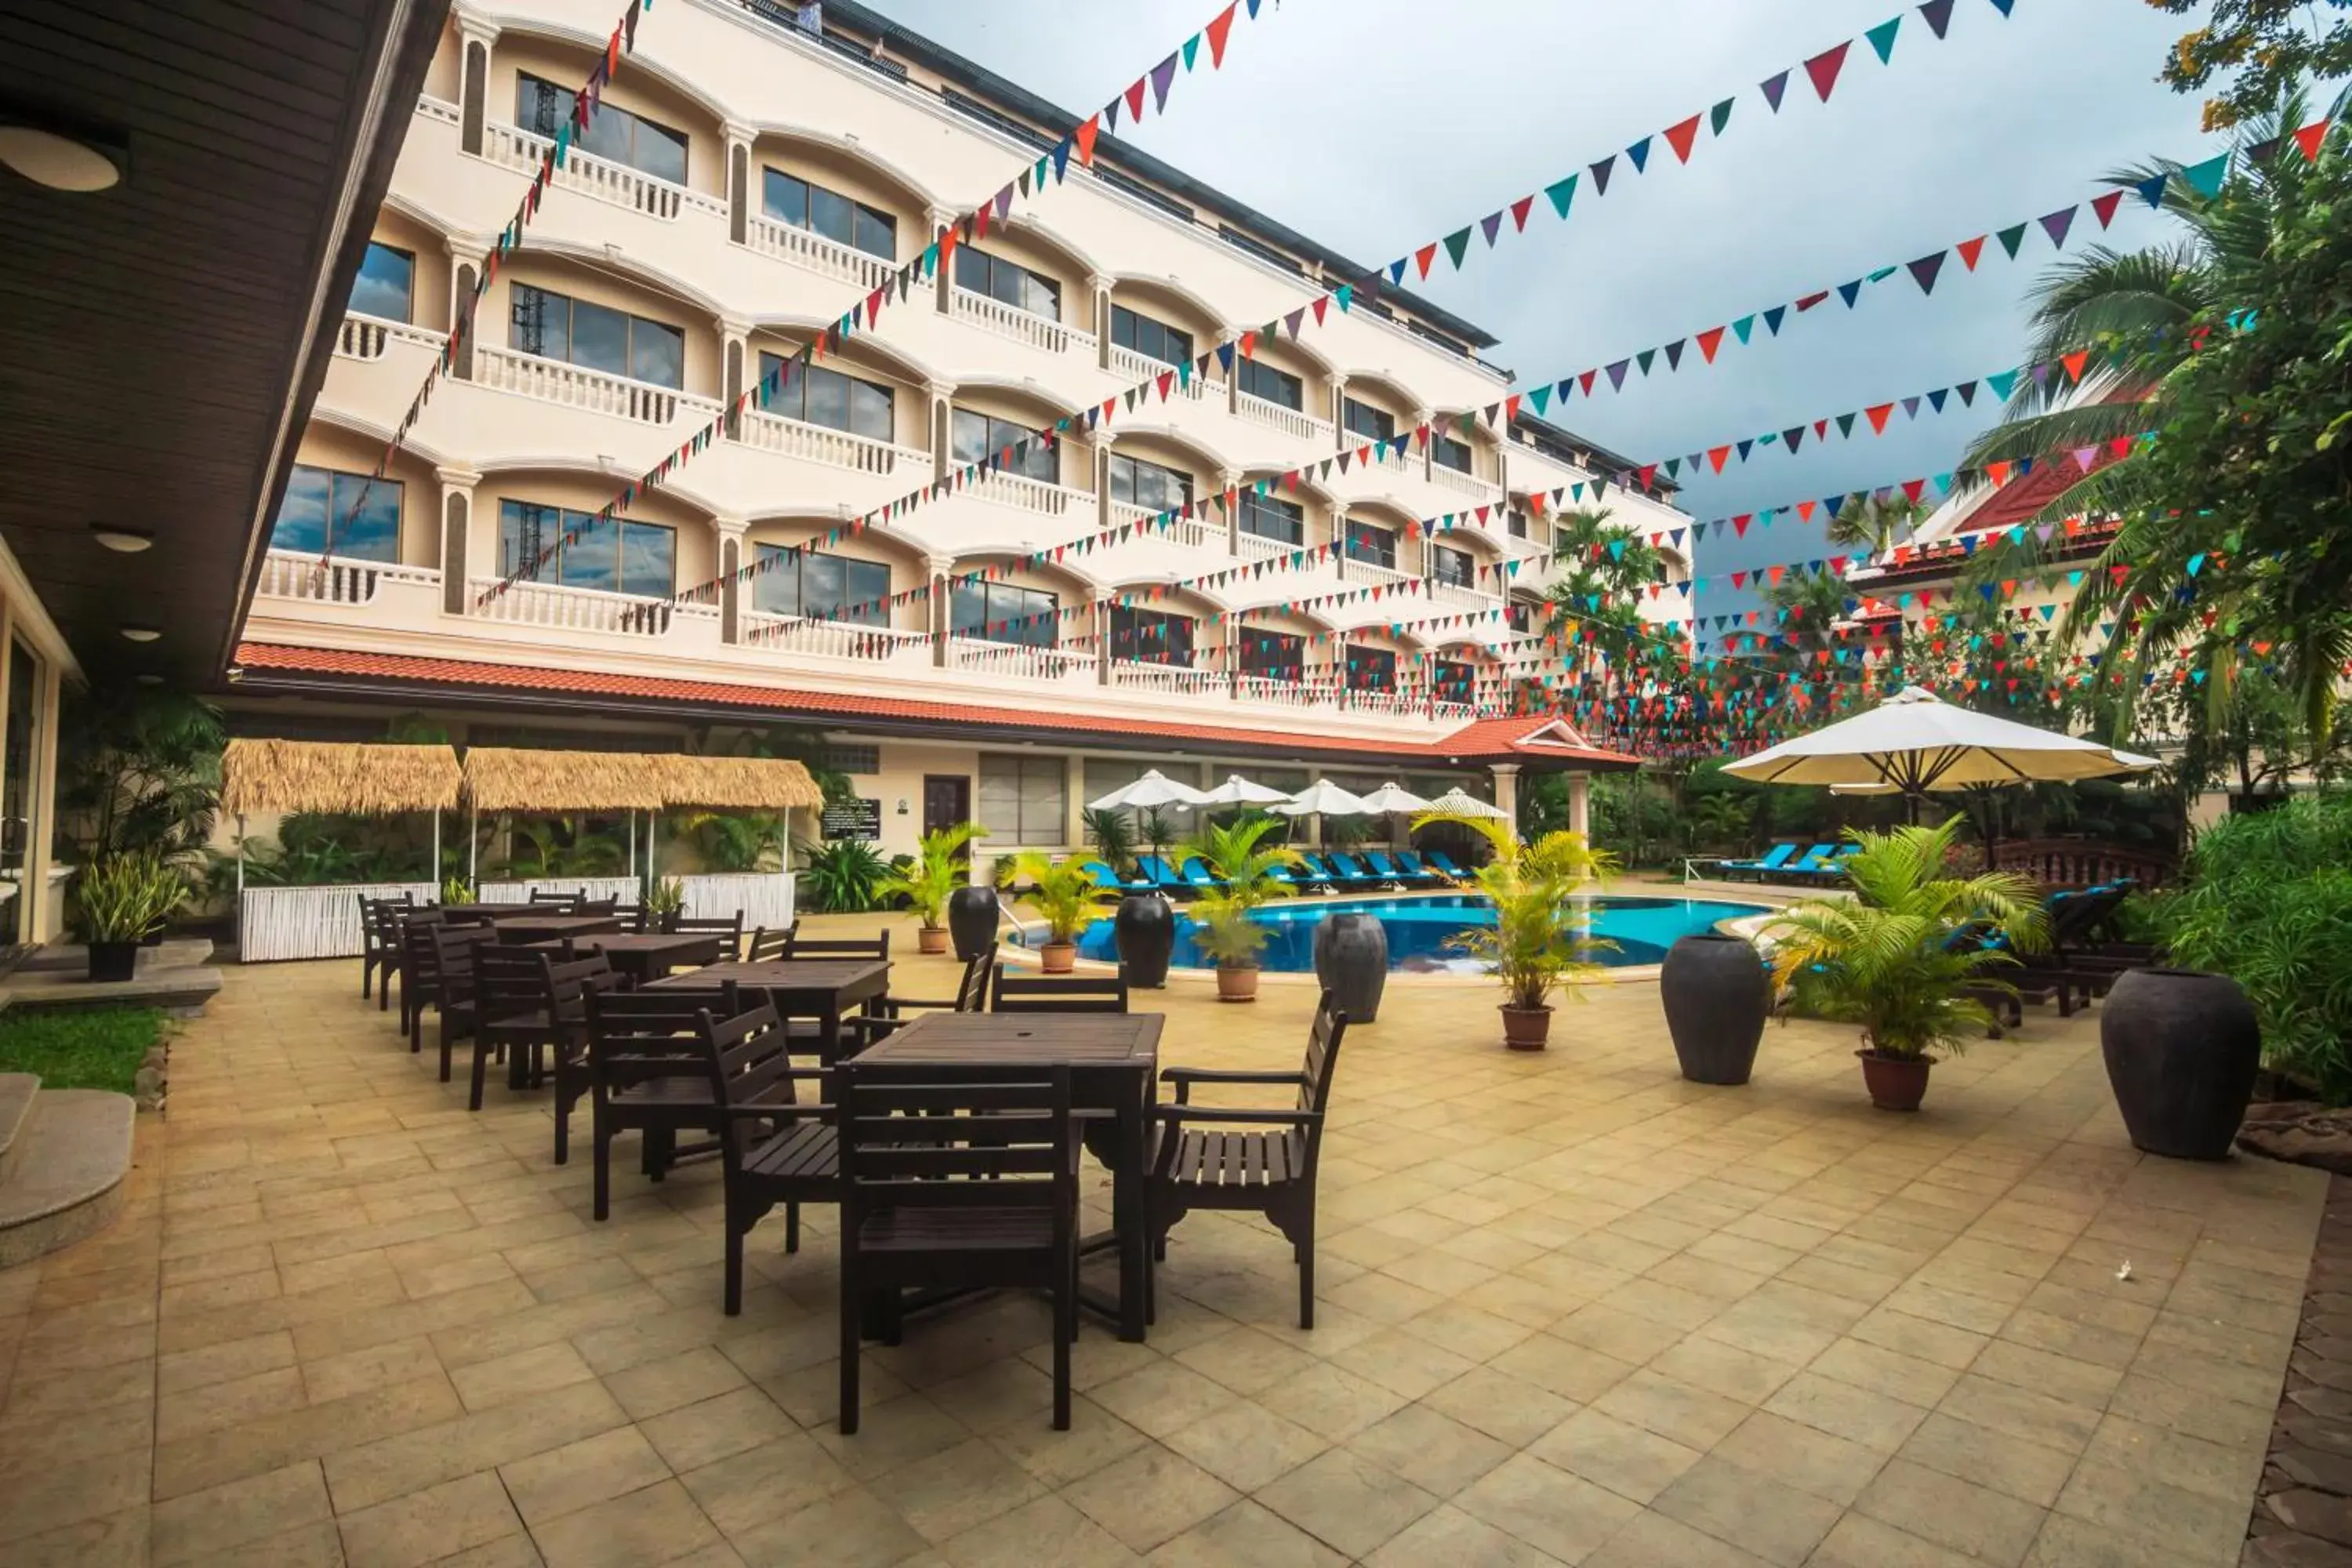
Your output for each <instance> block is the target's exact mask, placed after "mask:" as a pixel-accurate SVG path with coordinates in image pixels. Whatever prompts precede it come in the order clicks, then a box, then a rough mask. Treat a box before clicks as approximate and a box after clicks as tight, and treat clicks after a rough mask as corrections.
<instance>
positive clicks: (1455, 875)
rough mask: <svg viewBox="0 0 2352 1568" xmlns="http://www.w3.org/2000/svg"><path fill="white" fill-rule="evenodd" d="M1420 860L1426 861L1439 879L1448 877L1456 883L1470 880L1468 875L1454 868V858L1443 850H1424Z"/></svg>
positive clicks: (1461, 869)
mask: <svg viewBox="0 0 2352 1568" xmlns="http://www.w3.org/2000/svg"><path fill="white" fill-rule="evenodd" d="M1421 858H1423V859H1424V860H1426V861H1428V862H1429V868H1430V869H1431V870H1433V871H1434V872H1436V873H1437V874H1438V875H1439V876H1441V877H1450V878H1452V879H1454V881H1456V882H1467V881H1469V880H1470V873H1469V872H1467V871H1465V870H1464V869H1463V868H1461V867H1459V866H1456V865H1455V864H1454V857H1452V856H1451V855H1448V854H1447V853H1446V852H1445V851H1444V850H1443V849H1424V850H1423V851H1422V852H1421Z"/></svg>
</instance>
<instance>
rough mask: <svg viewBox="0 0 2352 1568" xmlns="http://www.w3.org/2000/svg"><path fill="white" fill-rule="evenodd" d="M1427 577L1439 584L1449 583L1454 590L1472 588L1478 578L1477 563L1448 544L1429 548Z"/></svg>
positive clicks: (1464, 552) (1434, 545) (1466, 553)
mask: <svg viewBox="0 0 2352 1568" xmlns="http://www.w3.org/2000/svg"><path fill="white" fill-rule="evenodd" d="M1429 575H1430V577H1431V578H1432V579H1433V581H1435V582H1439V583H1450V584H1453V585H1454V587H1456V588H1467V587H1471V586H1473V585H1474V584H1475V583H1476V581H1477V577H1478V563H1476V562H1475V561H1473V560H1472V559H1471V558H1470V552H1468V551H1466V550H1456V549H1454V546H1452V545H1450V544H1433V545H1431V546H1430V547H1429Z"/></svg>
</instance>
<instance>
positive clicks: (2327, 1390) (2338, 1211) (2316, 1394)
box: [2244, 1176, 2352, 1568]
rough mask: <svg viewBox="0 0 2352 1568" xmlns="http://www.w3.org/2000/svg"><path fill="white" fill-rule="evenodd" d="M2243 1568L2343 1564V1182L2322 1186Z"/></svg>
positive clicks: (2347, 1345) (2346, 1541) (2348, 1432)
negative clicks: (2320, 1214) (2323, 1201)
mask: <svg viewBox="0 0 2352 1568" xmlns="http://www.w3.org/2000/svg"><path fill="white" fill-rule="evenodd" d="M2249 1533H2250V1535H2251V1539H2250V1540H2249V1541H2248V1542H2246V1552H2245V1557H2244V1562H2245V1564H2246V1568H2323V1565H2324V1568H2336V1565H2339V1564H2347V1563H2352V1182H2347V1180H2346V1179H2345V1178H2344V1177H2342V1176H2336V1177H2334V1178H2332V1179H2331V1181H2330V1184H2329V1186H2328V1190H2327V1212H2326V1217H2325V1218H2323V1219H2322V1220H2321V1221H2320V1226H2319V1241H2318V1245H2317V1246H2316V1247H2315V1249H2314V1251H2313V1256H2312V1259H2311V1273H2310V1276H2309V1277H2308V1279H2306V1280H2305V1294H2304V1298H2303V1321H2302V1323H2301V1325H2300V1326H2299V1327H2298V1329H2297V1331H2296V1333H2295V1343H2294V1355H2293V1357H2292V1358H2291V1359H2290V1360H2289V1361H2288V1363H2287V1373H2286V1391H2285V1393H2284V1394H2282V1395H2281V1396H2280V1398H2279V1405H2278V1419H2277V1422H2276V1424H2275V1425H2274V1426H2273V1428H2272V1433H2271V1451H2270V1460H2269V1463H2267V1464H2266V1465H2264V1466H2263V1481H2262V1498H2261V1500H2260V1504H2259V1506H2257V1507H2256V1508H2255V1510H2254V1516H2253V1522H2252V1527H2251V1530H2250V1532H2249Z"/></svg>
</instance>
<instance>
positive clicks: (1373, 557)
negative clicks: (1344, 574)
mask: <svg viewBox="0 0 2352 1568" xmlns="http://www.w3.org/2000/svg"><path fill="white" fill-rule="evenodd" d="M1348 559H1349V560H1350V561H1361V562H1363V563H1366V564H1368V565H1372V566H1385V567H1387V568H1388V569H1389V570H1390V571H1391V572H1393V571H1395V570H1396V531H1395V530H1394V529H1392V528H1382V527H1381V526H1379V525H1378V524H1376V523H1370V522H1358V521H1355V519H1353V518H1350V519H1349V520H1348Z"/></svg>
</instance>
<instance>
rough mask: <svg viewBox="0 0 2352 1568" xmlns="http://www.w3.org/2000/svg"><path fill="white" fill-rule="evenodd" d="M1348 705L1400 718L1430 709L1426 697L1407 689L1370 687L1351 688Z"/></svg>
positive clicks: (1348, 694) (1414, 715)
mask: <svg viewBox="0 0 2352 1568" xmlns="http://www.w3.org/2000/svg"><path fill="white" fill-rule="evenodd" d="M1346 705H1347V706H1348V707H1349V708H1352V709H1355V710H1358V711H1360V712H1365V713H1392V714H1395V715H1397V716H1398V717H1400V718H1409V717H1417V716H1419V715H1421V714H1423V713H1426V712H1427V711H1428V710H1429V704H1428V702H1427V700H1425V699H1423V698H1420V697H1416V696H1414V695H1412V693H1411V692H1407V691H1384V690H1379V689H1373V688H1370V687H1356V688H1352V689H1349V692H1348V693H1347V697H1346Z"/></svg>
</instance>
